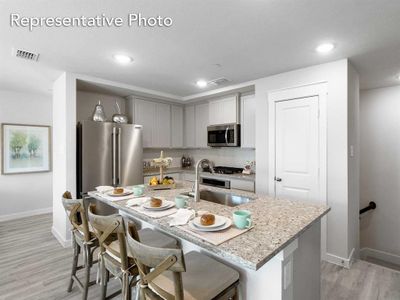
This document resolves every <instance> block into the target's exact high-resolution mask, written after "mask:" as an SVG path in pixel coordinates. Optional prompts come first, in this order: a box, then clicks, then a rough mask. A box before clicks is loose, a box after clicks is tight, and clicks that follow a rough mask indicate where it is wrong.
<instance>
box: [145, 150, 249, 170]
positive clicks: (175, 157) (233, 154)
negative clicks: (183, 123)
mask: <svg viewBox="0 0 400 300" xmlns="http://www.w3.org/2000/svg"><path fill="white" fill-rule="evenodd" d="M160 151H161V149H144V151H143V160H144V161H150V160H151V159H153V158H155V157H159V156H160ZM182 155H185V156H188V155H189V156H190V157H191V158H193V164H195V162H196V161H198V160H199V159H201V158H208V159H209V160H211V161H213V162H214V164H215V165H216V166H228V167H238V168H243V167H244V164H245V163H246V161H254V160H255V150H254V149H242V148H212V149H165V150H164V156H166V157H172V165H171V167H180V166H181V158H182Z"/></svg>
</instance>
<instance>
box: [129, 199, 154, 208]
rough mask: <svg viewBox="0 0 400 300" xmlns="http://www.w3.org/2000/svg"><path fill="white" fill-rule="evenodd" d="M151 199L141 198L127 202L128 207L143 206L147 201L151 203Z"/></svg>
mask: <svg viewBox="0 0 400 300" xmlns="http://www.w3.org/2000/svg"><path fill="white" fill-rule="evenodd" d="M150 199H151V197H139V198H134V199H131V200H128V201H127V202H126V206H137V205H142V204H143V203H145V202H146V201H149V200H150Z"/></svg>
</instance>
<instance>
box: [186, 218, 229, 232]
mask: <svg viewBox="0 0 400 300" xmlns="http://www.w3.org/2000/svg"><path fill="white" fill-rule="evenodd" d="M231 225H232V220H231V219H228V218H226V223H225V224H224V225H222V226H220V227H216V228H200V227H197V226H196V225H194V224H193V220H192V221H190V222H189V227H190V228H191V229H194V230H197V231H205V232H214V231H221V230H225V229H227V228H229V227H231Z"/></svg>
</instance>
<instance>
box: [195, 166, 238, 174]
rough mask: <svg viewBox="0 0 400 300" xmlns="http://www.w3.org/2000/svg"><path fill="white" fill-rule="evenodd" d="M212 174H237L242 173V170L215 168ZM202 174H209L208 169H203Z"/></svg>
mask: <svg viewBox="0 0 400 300" xmlns="http://www.w3.org/2000/svg"><path fill="white" fill-rule="evenodd" d="M213 169H214V173H216V174H238V173H242V171H243V168H233V167H224V166H216V167H214V168H213ZM203 171H204V172H210V173H212V172H211V170H210V168H206V169H203Z"/></svg>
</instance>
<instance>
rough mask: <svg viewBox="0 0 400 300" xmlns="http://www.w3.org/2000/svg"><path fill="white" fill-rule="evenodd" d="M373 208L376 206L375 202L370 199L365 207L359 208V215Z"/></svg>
mask: <svg viewBox="0 0 400 300" xmlns="http://www.w3.org/2000/svg"><path fill="white" fill-rule="evenodd" d="M375 208H376V203H375V202H374V201H371V202H370V203H369V204H368V206H367V207H364V208H363V209H360V215H361V214H363V213H365V212H367V211H369V210H372V209H375Z"/></svg>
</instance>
